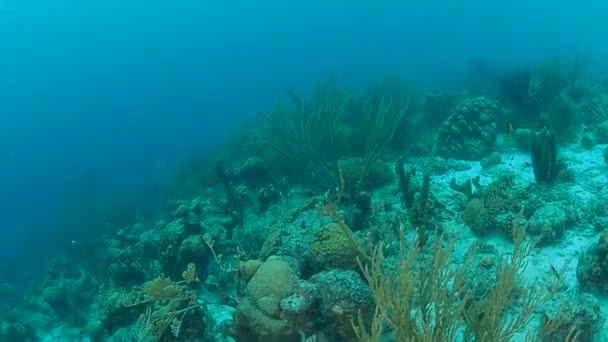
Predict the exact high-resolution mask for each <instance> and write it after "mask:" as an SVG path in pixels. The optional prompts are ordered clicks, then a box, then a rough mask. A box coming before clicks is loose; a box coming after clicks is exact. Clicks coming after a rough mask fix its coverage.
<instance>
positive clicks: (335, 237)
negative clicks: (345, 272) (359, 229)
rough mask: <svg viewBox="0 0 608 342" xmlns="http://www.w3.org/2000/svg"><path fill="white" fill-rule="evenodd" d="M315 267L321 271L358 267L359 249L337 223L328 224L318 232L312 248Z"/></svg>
mask: <svg viewBox="0 0 608 342" xmlns="http://www.w3.org/2000/svg"><path fill="white" fill-rule="evenodd" d="M310 249H311V255H312V258H313V263H314V265H315V266H316V267H317V268H319V269H326V268H331V267H340V268H353V267H355V266H357V256H358V248H357V246H354V244H353V242H352V241H351V240H350V239H349V238H348V236H346V234H345V233H344V231H343V230H342V227H340V225H339V224H337V223H328V224H326V225H324V226H323V227H321V230H319V231H318V232H316V234H315V236H314V238H313V241H312V244H311V246H310Z"/></svg>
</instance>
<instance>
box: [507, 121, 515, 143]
mask: <svg viewBox="0 0 608 342" xmlns="http://www.w3.org/2000/svg"><path fill="white" fill-rule="evenodd" d="M507 133H509V139H513V138H515V128H514V127H513V122H511V121H509V123H507Z"/></svg>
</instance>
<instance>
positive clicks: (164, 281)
mask: <svg viewBox="0 0 608 342" xmlns="http://www.w3.org/2000/svg"><path fill="white" fill-rule="evenodd" d="M198 282H199V280H198V276H197V273H196V267H195V266H194V264H189V265H188V267H187V269H186V270H185V271H184V272H183V274H182V280H181V281H177V282H175V281H173V280H172V279H171V278H169V277H167V276H164V275H161V276H159V277H158V278H156V279H154V280H151V281H149V282H147V283H145V284H144V285H143V287H142V288H141V290H140V291H135V292H131V293H130V294H129V295H127V296H125V297H124V298H123V300H122V302H123V305H124V306H125V307H128V308H133V307H139V306H141V305H146V310H145V312H144V313H143V314H142V315H141V316H140V318H139V320H138V321H137V323H138V325H137V326H138V332H139V336H140V338H142V339H144V338H146V337H149V338H152V339H154V340H155V341H160V340H161V339H162V338H163V337H165V336H166V335H167V332H170V333H171V335H172V336H173V337H180V336H181V334H182V329H183V324H184V321H185V319H186V318H187V317H188V316H189V315H190V314H195V313H199V314H200V304H199V303H198V302H197V296H196V292H195V291H194V290H193V289H191V288H190V287H189V285H191V284H195V283H198ZM158 304H160V306H159V305H158Z"/></svg>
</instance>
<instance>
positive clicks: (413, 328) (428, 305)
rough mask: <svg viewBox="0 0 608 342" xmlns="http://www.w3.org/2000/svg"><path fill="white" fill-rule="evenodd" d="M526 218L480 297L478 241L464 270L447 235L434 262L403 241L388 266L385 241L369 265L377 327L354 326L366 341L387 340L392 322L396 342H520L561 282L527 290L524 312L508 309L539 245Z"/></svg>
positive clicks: (437, 247)
mask: <svg viewBox="0 0 608 342" xmlns="http://www.w3.org/2000/svg"><path fill="white" fill-rule="evenodd" d="M521 218H522V216H521V213H520V215H518V216H517V217H516V219H515V220H514V221H513V226H514V228H513V232H514V233H513V240H514V245H513V251H512V253H510V254H505V255H501V256H500V258H499V261H498V264H497V265H496V269H495V272H496V273H495V282H494V285H492V286H490V287H488V288H487V289H486V290H485V291H484V294H483V295H482V296H481V297H477V296H476V297H475V298H474V297H473V296H472V288H471V285H472V284H470V282H469V281H468V278H467V274H468V272H470V270H471V269H470V265H471V262H472V261H473V255H474V253H475V249H476V248H475V247H476V246H473V247H472V248H471V249H470V250H469V253H468V254H467V255H466V256H465V258H464V262H463V265H462V266H461V267H456V268H454V267H453V266H452V261H453V255H454V251H455V242H454V241H453V240H449V242H448V245H447V247H446V246H444V242H445V241H444V236H438V237H436V239H435V240H434V243H433V245H432V247H431V250H430V252H431V254H430V260H427V262H426V263H424V262H423V263H422V264H421V249H420V247H419V242H418V240H417V239H416V240H414V242H413V243H412V244H411V245H407V246H406V244H405V242H404V240H403V239H402V240H401V243H400V249H399V250H400V252H399V255H398V259H397V264H395V265H391V264H388V263H387V260H386V259H385V257H384V253H383V248H382V246H378V247H377V248H376V250H375V252H374V254H373V256H372V257H371V259H370V262H369V263H362V264H361V267H362V269H363V274H364V275H365V277H366V278H367V280H368V282H369V285H370V287H371V289H372V292H373V294H374V297H375V299H376V310H375V313H374V317H373V320H372V322H371V324H370V325H368V324H367V323H366V322H365V321H364V320H363V319H359V320H358V321H357V322H355V323H354V325H355V331H356V333H357V337H358V339H359V340H360V341H369V342H372V341H374V342H375V341H380V340H381V337H382V336H383V335H384V333H385V330H386V327H387V326H388V327H389V328H390V329H391V330H392V331H393V333H394V338H393V339H394V340H396V341H428V342H431V341H458V340H461V339H462V338H464V340H466V341H473V340H474V341H487V342H490V341H491V342H503V341H504V342H506V341H513V340H514V338H515V337H516V335H517V334H518V333H522V332H523V330H524V329H525V328H526V326H527V325H528V323H529V322H530V321H531V319H532V317H533V315H534V314H535V313H536V311H537V310H538V309H539V308H540V307H541V306H542V305H544V304H545V303H547V302H548V301H549V300H550V299H552V298H553V296H554V295H555V294H556V292H557V289H558V286H559V285H560V284H561V283H560V282H559V281H553V280H551V281H550V282H549V284H548V286H532V287H528V288H525V289H521V291H523V292H524V293H523V295H522V296H521V298H522V299H523V302H521V303H520V305H519V310H518V311H517V312H515V313H511V312H509V313H507V309H508V308H510V307H511V305H512V304H513V302H514V294H515V292H516V289H517V290H519V289H520V286H521V284H522V283H523V272H524V269H525V267H526V259H527V257H528V256H529V255H530V253H531V251H532V248H533V244H529V243H525V242H524V236H525V226H521V225H520V223H519V222H520V220H521ZM402 230H403V228H402ZM402 233H403V232H402ZM401 236H403V235H401ZM507 315H509V316H507ZM463 328H464V336H463V335H462V334H463V331H462V329H463ZM534 337H537V336H536V334H535V336H534Z"/></svg>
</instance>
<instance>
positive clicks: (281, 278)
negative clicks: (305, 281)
mask: <svg viewBox="0 0 608 342" xmlns="http://www.w3.org/2000/svg"><path fill="white" fill-rule="evenodd" d="M296 280H297V277H296V275H295V274H294V272H293V271H292V269H291V268H290V267H289V265H288V264H287V263H286V262H285V261H283V260H282V259H281V258H280V257H278V256H270V257H268V259H267V260H266V261H265V262H264V263H263V264H262V265H260V267H259V268H258V270H257V272H255V274H254V275H253V277H252V278H251V280H250V281H249V282H248V283H247V289H246V293H247V296H248V298H249V299H250V300H251V301H252V302H253V304H254V305H255V306H256V307H257V308H258V309H260V310H261V311H262V312H264V313H265V314H266V315H268V316H270V317H277V316H278V312H279V304H280V302H281V300H282V299H283V298H285V297H287V296H289V295H291V294H292V292H293V289H294V287H295V283H296Z"/></svg>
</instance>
